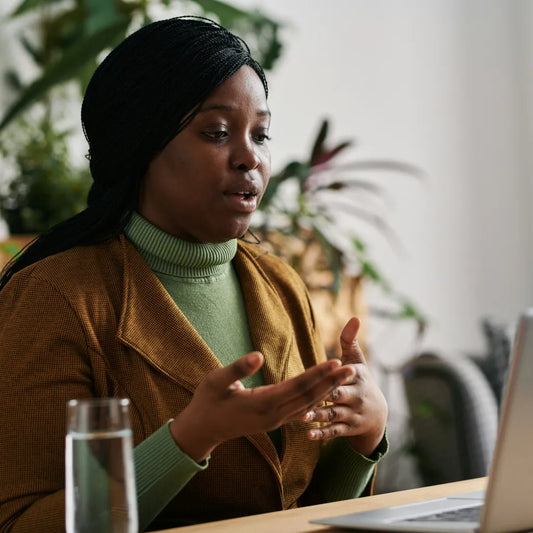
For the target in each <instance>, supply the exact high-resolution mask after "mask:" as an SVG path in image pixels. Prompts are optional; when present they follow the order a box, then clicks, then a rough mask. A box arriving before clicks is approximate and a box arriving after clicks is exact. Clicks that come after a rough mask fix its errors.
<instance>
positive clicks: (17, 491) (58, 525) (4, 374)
mask: <svg viewBox="0 0 533 533" xmlns="http://www.w3.org/2000/svg"><path fill="white" fill-rule="evenodd" d="M86 352H87V345H86V342H85V337H84V333H83V331H82V328H81V327H80V325H79V323H78V321H77V319H76V317H75V313H74V312H73V311H72V309H70V308H69V306H68V304H67V303H66V302H65V301H64V299H63V298H62V296H61V295H60V294H58V293H57V291H55V290H54V289H53V288H52V287H50V286H49V285H48V284H47V283H46V282H43V281H41V280H36V279H34V278H32V277H31V276H30V275H29V274H28V272H21V273H19V275H17V276H15V277H13V278H12V280H11V281H10V282H9V283H8V284H7V285H6V286H5V287H4V289H3V290H2V291H1V292H0V365H1V371H0V397H1V398H2V408H1V409H0V427H1V428H2V431H0V479H1V480H2V482H1V483H0V531H2V532H6V531H11V532H13V533H15V532H29V531H33V532H40V531H48V532H54V531H64V528H65V525H64V524H65V517H64V505H65V504H64V499H65V495H64V477H65V467H64V461H65V459H64V449H65V442H64V439H65V430H66V403H67V401H68V400H69V399H71V398H81V397H90V396H92V395H93V391H92V384H91V368H90V365H89V362H88V360H87V358H86V357H85V354H86Z"/></svg>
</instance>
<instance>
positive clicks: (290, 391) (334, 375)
mask: <svg viewBox="0 0 533 533" xmlns="http://www.w3.org/2000/svg"><path fill="white" fill-rule="evenodd" d="M325 368H326V370H325V369H322V370H321V371H320V372H312V373H311V372H310V371H311V370H313V369H310V370H309V371H307V372H309V374H308V373H307V372H306V373H304V374H302V375H301V376H298V377H297V378H293V379H292V380H288V381H285V382H283V383H280V384H278V385H274V386H272V389H273V390H271V397H270V400H271V401H272V405H273V406H276V410H277V412H278V413H279V414H280V416H282V417H290V416H298V417H299V416H300V414H301V413H303V412H305V411H306V410H308V409H311V408H313V407H314V406H315V405H317V404H319V403H320V402H322V401H324V399H325V398H326V397H327V396H328V395H329V394H331V392H332V391H333V390H334V389H335V388H336V387H338V386H340V385H342V384H343V383H345V382H346V381H348V380H350V379H352V378H353V369H352V368H351V367H349V366H347V367H342V366H340V367H339V366H338V363H337V365H335V366H334V367H331V369H330V370H327V369H328V367H325Z"/></svg>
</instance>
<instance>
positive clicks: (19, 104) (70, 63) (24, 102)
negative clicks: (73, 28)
mask: <svg viewBox="0 0 533 533" xmlns="http://www.w3.org/2000/svg"><path fill="white" fill-rule="evenodd" d="M128 24H129V19H128V18H127V17H121V18H119V19H118V20H116V21H115V22H114V23H113V24H111V25H110V26H108V27H106V28H104V29H102V30H100V31H99V32H97V33H95V34H93V35H88V36H87V37H82V38H80V39H79V40H78V41H77V42H76V44H75V45H73V46H71V47H70V48H69V49H68V51H66V52H65V54H64V55H63V56H62V57H61V58H60V59H59V60H58V61H56V62H55V63H53V64H52V65H50V67H48V68H47V69H46V70H45V71H44V72H43V74H42V76H41V77H40V78H38V79H37V80H36V81H34V82H33V83H32V84H31V85H30V86H29V87H27V89H26V90H25V91H24V92H23V93H22V95H21V96H20V97H19V98H18V100H16V101H15V103H14V104H13V105H12V106H11V107H10V108H9V109H8V111H7V112H6V114H5V115H4V117H3V119H2V122H1V123H0V131H1V130H3V129H4V128H5V127H6V126H7V125H8V124H9V123H10V122H11V121H12V120H13V119H14V118H15V117H16V116H17V115H18V114H19V113H21V112H22V111H24V110H25V109H26V108H27V107H29V106H30V105H31V104H33V103H35V102H37V101H39V100H40V99H42V98H43V96H44V95H45V94H46V93H47V91H48V90H49V89H51V88H52V87H54V86H55V85H57V84H59V83H61V82H64V81H66V80H69V79H71V78H73V77H75V76H76V75H77V74H78V73H79V72H80V71H81V70H82V69H83V67H84V65H85V64H86V63H87V62H89V61H91V60H93V58H94V57H95V56H96V55H97V54H98V53H99V52H101V51H102V50H104V49H106V48H110V47H112V46H114V45H115V44H116V43H117V42H119V41H120V40H121V39H122V38H123V36H124V34H125V32H126V29H127V27H128Z"/></svg>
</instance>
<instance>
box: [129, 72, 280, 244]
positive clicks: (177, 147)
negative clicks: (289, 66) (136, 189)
mask: <svg viewBox="0 0 533 533" xmlns="http://www.w3.org/2000/svg"><path fill="white" fill-rule="evenodd" d="M269 127H270V112H269V110H268V106H267V101H266V96H265V89H264V88H263V84H262V83H261V80H260V79H259V77H258V76H257V74H256V73H255V71H254V70H253V69H252V68H250V67H248V66H243V67H242V68H241V69H240V70H238V71H237V72H236V73H235V74H234V75H233V76H232V77H231V78H229V79H228V80H226V81H225V82H224V83H222V84H221V85H220V86H219V87H217V88H216V89H215V90H214V91H213V92H212V93H211V94H210V96H209V97H208V98H207V99H206V100H205V102H204V103H203V104H202V106H201V108H200V111H199V112H198V113H197V114H196V116H195V117H194V118H193V120H192V121H191V122H190V123H189V124H188V126H187V127H186V128H185V129H183V130H182V131H181V132H180V133H179V134H178V135H176V137H174V139H173V140H172V141H171V142H170V143H168V144H167V146H166V147H165V148H164V149H163V151H162V152H160V153H159V154H158V155H157V156H156V157H155V158H154V159H153V161H152V162H151V163H150V166H149V167H148V172H147V174H146V176H145V179H144V182H143V185H142V188H141V194H140V201H139V212H140V214H141V215H142V216H143V217H145V218H146V219H147V220H149V221H150V222H151V223H152V224H154V225H155V226H157V227H159V228H160V229H162V230H163V231H166V232H167V233H170V234H171V235H174V236H175V237H179V238H180V239H184V240H187V241H194V242H203V243H208V242H209V243H215V242H224V241H227V240H229V239H233V238H236V237H240V236H242V235H244V234H245V233H246V230H247V229H248V226H249V224H250V219H251V217H252V213H253V212H254V211H255V209H256V208H257V206H258V205H259V202H260V201H261V198H262V196H263V193H264V191H265V188H266V186H267V184H268V179H269V177H270V150H269V148H268V146H267V142H268V129H269Z"/></svg>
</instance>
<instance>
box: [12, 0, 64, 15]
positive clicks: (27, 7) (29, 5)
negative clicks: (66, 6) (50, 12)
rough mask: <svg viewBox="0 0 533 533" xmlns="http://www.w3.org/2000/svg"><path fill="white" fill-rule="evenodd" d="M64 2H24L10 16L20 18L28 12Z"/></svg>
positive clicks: (46, 0) (52, 0) (41, 0)
mask: <svg viewBox="0 0 533 533" xmlns="http://www.w3.org/2000/svg"><path fill="white" fill-rule="evenodd" d="M61 1H62V0H23V2H21V3H20V4H19V5H18V6H17V7H16V8H15V9H14V10H13V11H12V12H11V14H10V17H18V16H20V15H24V14H25V13H27V12H28V11H31V10H33V9H36V8H39V7H45V6H47V5H50V4H53V3H57V2H61Z"/></svg>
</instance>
